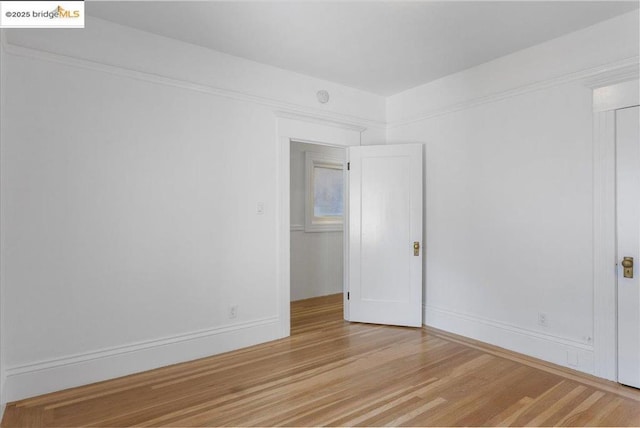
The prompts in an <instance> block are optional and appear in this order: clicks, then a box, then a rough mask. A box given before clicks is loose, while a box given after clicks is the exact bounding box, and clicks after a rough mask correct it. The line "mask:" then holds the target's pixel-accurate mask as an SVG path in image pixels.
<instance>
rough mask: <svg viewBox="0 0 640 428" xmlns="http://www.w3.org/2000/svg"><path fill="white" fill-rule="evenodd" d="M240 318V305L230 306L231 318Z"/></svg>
mask: <svg viewBox="0 0 640 428" xmlns="http://www.w3.org/2000/svg"><path fill="white" fill-rule="evenodd" d="M237 317H238V305H231V306H229V318H231V319H233V318H237Z"/></svg>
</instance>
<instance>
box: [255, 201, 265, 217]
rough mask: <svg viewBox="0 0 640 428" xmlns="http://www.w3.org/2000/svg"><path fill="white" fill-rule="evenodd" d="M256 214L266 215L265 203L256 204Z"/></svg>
mask: <svg viewBox="0 0 640 428" xmlns="http://www.w3.org/2000/svg"><path fill="white" fill-rule="evenodd" d="M256 214H258V215H263V214H264V202H258V203H257V204H256Z"/></svg>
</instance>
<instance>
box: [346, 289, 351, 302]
mask: <svg viewBox="0 0 640 428" xmlns="http://www.w3.org/2000/svg"><path fill="white" fill-rule="evenodd" d="M349 297H351V296H350V294H349V292H348V291H347V300H349Z"/></svg>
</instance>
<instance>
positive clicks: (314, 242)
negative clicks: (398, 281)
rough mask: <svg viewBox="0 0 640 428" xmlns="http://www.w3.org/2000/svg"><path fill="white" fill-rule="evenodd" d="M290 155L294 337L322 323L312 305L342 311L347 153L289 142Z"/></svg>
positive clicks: (303, 143) (328, 147)
mask: <svg viewBox="0 0 640 428" xmlns="http://www.w3.org/2000/svg"><path fill="white" fill-rule="evenodd" d="M289 152H290V153H289V155H290V164H289V168H290V175H289V180H290V192H289V195H290V196H289V197H290V260H291V262H290V278H291V279H290V284H291V285H290V300H291V302H292V307H291V314H292V316H291V328H292V330H291V331H292V333H295V332H296V331H300V330H301V329H304V324H305V323H315V322H317V321H318V320H319V319H322V318H317V317H314V316H313V315H314V314H313V306H314V305H316V304H317V305H326V304H327V303H329V304H330V305H333V306H335V305H340V306H341V307H342V302H343V290H344V214H345V180H344V167H345V159H346V150H345V149H344V148H342V147H334V146H328V145H320V144H313V143H307V142H299V141H291V143H290V150H289ZM294 302H295V303H294ZM340 312H342V311H340Z"/></svg>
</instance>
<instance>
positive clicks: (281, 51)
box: [85, 1, 638, 95]
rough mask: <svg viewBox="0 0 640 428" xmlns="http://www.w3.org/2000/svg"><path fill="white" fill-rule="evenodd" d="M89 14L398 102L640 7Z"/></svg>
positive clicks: (487, 5)
mask: <svg viewBox="0 0 640 428" xmlns="http://www.w3.org/2000/svg"><path fill="white" fill-rule="evenodd" d="M85 6H86V12H87V14H88V15H90V16H96V17H99V18H102V19H106V20H109V21H114V22H117V23H120V24H124V25H128V26H131V27H135V28H139V29H142V30H145V31H149V32H152V33H156V34H160V35H163V36H167V37H172V38H174V39H178V40H182V41H185V42H189V43H193V44H196V45H200V46H204V47H208V48H211V49H214V50H217V51H221V52H225V53H227V54H231V55H235V56H239V57H243V58H247V59H250V60H253V61H257V62H261V63H264V64H269V65H273V66H276V67H280V68H283V69H287V70H291V71H296V72H299V73H303V74H306V75H310V76H315V77H318V78H321V79H325V80H330V81H333V82H337V83H341V84H344V85H348V86H351V87H355V88H360V89H363V90H366V91H370V92H374V93H378V94H381V95H391V94H395V93H398V92H401V91H404V90H406V89H409V88H412V87H415V86H418V85H421V84H424V83H427V82H429V81H432V80H435V79H438V78H440V77H443V76H446V75H448V74H452V73H455V72H457V71H461V70H464V69H467V68H469V67H473V66H475V65H478V64H481V63H484V62H487V61H490V60H492V59H495V58H498V57H500V56H504V55H507V54H509V53H512V52H515V51H518V50H521V49H524V48H527V47H529V46H533V45H536V44H539V43H541V42H544V41H546V40H549V39H553V38H556V37H559V36H561V35H563V34H566V33H570V32H573V31H576V30H579V29H581V28H584V27H587V26H590V25H593V24H595V23H597V22H599V21H603V20H606V19H609V18H612V17H614V16H617V15H620V14H623V13H626V12H629V11H631V10H634V9H637V8H638V1H631V2H628V1H627V2H615V1H567V2H561V1H550V2H540V1H533V2H523V1H517V2H516V1H511V2H494V1H490V2H489V1H485V2H457V1H456V2H444V1H440V2H434V1H431V2H400V1H388V2H380V1H378V2H329V1H316V2H265V1H260V2H202V1H200V2H187V1H175V2H166V1H164V2H150V1H142V2H137V1H125V2H114V1H109V2H87V3H86V5H85Z"/></svg>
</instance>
